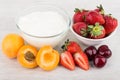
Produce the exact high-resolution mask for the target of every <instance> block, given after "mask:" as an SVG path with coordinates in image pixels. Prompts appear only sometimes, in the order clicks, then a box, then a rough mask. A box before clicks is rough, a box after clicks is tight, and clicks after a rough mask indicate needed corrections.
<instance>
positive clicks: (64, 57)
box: [60, 51, 75, 70]
mask: <svg viewBox="0 0 120 80" xmlns="http://www.w3.org/2000/svg"><path fill="white" fill-rule="evenodd" d="M60 64H61V65H62V66H64V67H65V68H67V69H69V70H74V69H75V63H74V60H73V57H72V55H71V54H70V52H68V51H65V52H63V53H61V55H60Z"/></svg>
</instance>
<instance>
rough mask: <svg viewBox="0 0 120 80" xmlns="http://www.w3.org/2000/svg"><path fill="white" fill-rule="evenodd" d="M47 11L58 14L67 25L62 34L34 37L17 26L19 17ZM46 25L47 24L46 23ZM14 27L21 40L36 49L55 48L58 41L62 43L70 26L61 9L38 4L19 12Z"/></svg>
mask: <svg viewBox="0 0 120 80" xmlns="http://www.w3.org/2000/svg"><path fill="white" fill-rule="evenodd" d="M47 11H53V12H57V13H58V14H60V15H61V16H62V17H63V19H64V21H65V22H66V24H67V25H66V28H64V30H62V32H60V33H56V34H53V35H48V36H44V35H34V34H31V33H28V32H29V31H28V32H27V31H24V30H22V29H21V25H19V23H18V22H19V19H20V18H21V17H23V16H26V15H28V14H30V13H33V12H47ZM46 24H47V22H46ZM16 25H17V28H18V30H19V31H20V35H21V36H22V37H23V39H24V40H25V41H26V42H27V43H28V44H30V45H33V46H35V47H37V48H40V47H42V46H44V45H51V46H52V47H55V46H57V44H58V43H59V42H60V41H62V40H63V39H64V38H65V37H66V35H67V32H68V30H69V27H70V25H71V19H70V17H69V16H68V14H67V12H66V11H65V10H64V9H62V8H60V7H58V6H56V5H53V4H40V5H36V6H32V7H29V8H27V9H25V10H23V11H21V12H20V13H19V14H18V16H17V18H16ZM58 25H59V24H58ZM42 27H44V26H40V27H39V29H42ZM33 30H34V26H33ZM47 30H48V29H47V28H46V31H47ZM53 31H54V28H53Z"/></svg>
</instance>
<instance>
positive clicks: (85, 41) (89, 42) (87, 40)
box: [70, 26, 117, 46]
mask: <svg viewBox="0 0 120 80" xmlns="http://www.w3.org/2000/svg"><path fill="white" fill-rule="evenodd" d="M70 30H71V32H72V34H73V35H74V36H75V38H77V39H78V40H79V41H80V42H82V43H83V44H85V45H89V46H90V45H98V44H100V43H102V42H103V41H106V40H109V39H110V38H111V37H112V36H113V35H114V34H115V32H116V30H117V28H116V29H115V30H114V32H112V33H111V34H110V35H109V36H107V37H105V38H102V39H90V38H85V37H82V36H80V35H78V34H77V33H76V32H75V31H74V30H73V28H72V26H71V27H70Z"/></svg>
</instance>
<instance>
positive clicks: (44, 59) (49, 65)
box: [36, 46, 59, 71]
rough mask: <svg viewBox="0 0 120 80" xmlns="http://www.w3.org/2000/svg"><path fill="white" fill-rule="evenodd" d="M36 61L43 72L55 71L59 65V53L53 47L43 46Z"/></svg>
mask: <svg viewBox="0 0 120 80" xmlns="http://www.w3.org/2000/svg"><path fill="white" fill-rule="evenodd" d="M36 61H37V64H38V65H39V67H41V68H42V69H43V70H46V71H49V70H53V69H55V68H56V67H57V65H58V63H59V53H58V51H56V50H54V49H53V48H52V47H51V46H43V47H41V48H40V50H39V51H38V54H37V57H36Z"/></svg>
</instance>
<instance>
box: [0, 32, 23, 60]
mask: <svg viewBox="0 0 120 80" xmlns="http://www.w3.org/2000/svg"><path fill="white" fill-rule="evenodd" d="M23 45H24V40H23V38H22V37H21V36H19V35H18V34H14V33H10V34H8V35H6V36H5V37H4V39H3V41H2V51H3V53H4V54H5V55H6V56H7V57H8V58H16V57H17V52H18V50H19V49H20V47H22V46H23Z"/></svg>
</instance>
